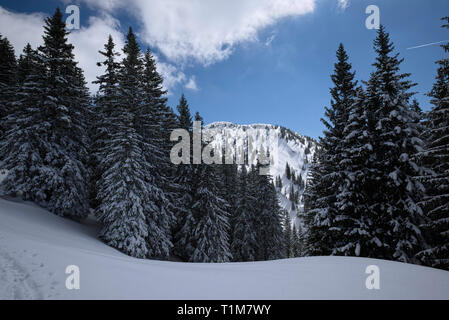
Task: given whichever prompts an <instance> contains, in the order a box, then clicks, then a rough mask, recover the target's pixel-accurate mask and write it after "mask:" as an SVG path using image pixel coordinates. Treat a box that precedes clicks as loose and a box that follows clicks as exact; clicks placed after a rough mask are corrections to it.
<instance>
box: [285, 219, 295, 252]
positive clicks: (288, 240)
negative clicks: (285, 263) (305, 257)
mask: <svg viewBox="0 0 449 320" xmlns="http://www.w3.org/2000/svg"><path fill="white" fill-rule="evenodd" d="M283 213H284V221H283V226H284V250H285V257H286V258H291V257H293V256H294V255H293V252H294V233H293V232H292V227H291V222H290V216H289V213H288V211H286V210H283ZM295 230H296V229H295Z"/></svg>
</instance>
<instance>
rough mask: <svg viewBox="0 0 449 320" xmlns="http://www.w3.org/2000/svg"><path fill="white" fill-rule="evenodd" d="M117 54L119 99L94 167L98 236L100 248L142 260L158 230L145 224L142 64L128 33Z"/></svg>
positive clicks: (132, 39) (146, 207)
mask: <svg viewBox="0 0 449 320" xmlns="http://www.w3.org/2000/svg"><path fill="white" fill-rule="evenodd" d="M123 52H124V55H125V57H124V59H123V61H122V64H121V67H120V70H119V72H118V84H119V90H118V95H119V96H118V99H117V104H116V105H115V106H114V108H113V109H111V110H110V112H108V115H109V119H108V121H109V124H110V127H109V128H108V129H109V133H108V135H109V138H108V139H107V143H105V147H104V148H102V158H101V163H100V166H101V168H103V169H104V172H103V173H102V177H101V179H100V180H99V181H98V184H97V189H98V199H99V201H100V205H99V206H98V208H97V212H98V214H99V217H100V221H101V222H102V223H103V228H102V230H101V233H100V238H101V239H102V240H103V241H104V242H105V243H106V244H108V245H110V246H112V247H114V248H117V249H118V250H120V251H122V252H124V253H125V254H128V255H130V256H133V257H136V258H146V257H148V255H149V248H148V241H147V240H148V237H149V234H150V232H155V231H156V232H157V231H159V230H154V229H153V227H154V225H153V226H152V228H150V227H149V225H148V220H149V219H148V212H147V210H148V207H149V206H150V205H151V206H153V207H152V208H150V210H152V211H151V212H152V213H153V212H154V211H156V210H157V208H156V207H155V206H154V204H153V202H148V200H149V198H150V196H149V188H148V181H147V179H146V178H147V174H148V172H149V170H150V168H149V164H148V163H147V162H146V159H145V154H144V151H145V150H143V149H142V147H145V146H146V145H145V143H144V140H143V137H142V136H141V135H140V134H139V133H140V132H141V131H140V130H141V127H140V125H141V123H140V120H141V119H139V118H138V112H139V110H138V108H140V107H141V105H142V101H143V90H142V87H141V76H142V68H143V66H142V61H141V59H140V56H141V53H140V49H139V46H138V44H137V41H136V39H135V36H134V33H133V32H132V29H130V30H129V33H128V35H127V40H126V45H125V47H124V49H123ZM160 240H161V241H164V240H165V239H163V238H161V239H160ZM153 245H156V246H157V243H153ZM153 253H154V252H152V254H153Z"/></svg>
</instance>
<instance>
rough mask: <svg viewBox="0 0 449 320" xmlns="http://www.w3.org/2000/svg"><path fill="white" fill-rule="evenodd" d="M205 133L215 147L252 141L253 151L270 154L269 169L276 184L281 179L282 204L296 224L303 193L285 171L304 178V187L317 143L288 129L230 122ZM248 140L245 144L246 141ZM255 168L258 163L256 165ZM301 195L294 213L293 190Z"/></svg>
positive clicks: (234, 146) (212, 126)
mask: <svg viewBox="0 0 449 320" xmlns="http://www.w3.org/2000/svg"><path fill="white" fill-rule="evenodd" d="M205 131H206V132H208V133H209V134H210V135H211V137H213V140H212V144H213V145H215V146H217V147H219V148H223V147H224V141H225V139H227V140H228V143H229V144H230V145H232V146H233V148H234V149H235V150H237V148H238V147H239V146H241V145H242V142H243V141H246V143H247V141H248V139H251V141H252V142H253V145H254V149H256V150H257V151H260V150H261V148H262V147H264V150H265V151H266V150H267V149H268V150H269V151H270V155H271V158H272V163H271V165H270V175H271V176H272V177H273V180H274V179H275V178H276V177H280V178H281V179H282V188H280V189H279V188H278V196H279V202H280V205H281V207H282V208H284V209H285V210H287V211H288V212H289V213H290V218H291V219H292V222H293V221H296V225H298V224H299V223H300V222H299V220H296V218H297V215H298V209H299V212H301V208H302V206H303V203H302V193H303V191H304V190H303V189H301V188H300V186H299V185H298V184H295V183H293V182H292V180H291V179H290V180H289V179H287V177H286V174H285V168H286V165H287V163H288V165H289V166H290V167H291V169H292V171H294V172H295V175H296V176H301V179H302V180H303V182H304V183H305V182H306V180H307V174H308V172H309V165H310V163H312V159H313V155H314V153H315V151H316V146H317V143H316V141H315V140H314V139H312V138H310V137H306V136H303V135H301V134H299V133H296V132H293V131H291V130H289V129H287V128H284V127H281V126H277V125H272V124H249V125H238V124H234V123H231V122H214V123H211V124H209V125H207V126H206V127H205ZM245 139H246V140H245ZM254 164H255V163H254ZM292 187H293V188H294V190H295V191H297V192H298V193H299V200H300V203H299V204H298V205H297V206H296V207H295V208H294V209H292V202H291V201H290V199H289V192H290V189H291V188H292Z"/></svg>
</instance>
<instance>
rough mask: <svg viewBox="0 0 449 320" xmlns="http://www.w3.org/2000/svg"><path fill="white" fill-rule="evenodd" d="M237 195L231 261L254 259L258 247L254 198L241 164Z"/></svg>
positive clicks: (244, 169) (233, 220)
mask: <svg viewBox="0 0 449 320" xmlns="http://www.w3.org/2000/svg"><path fill="white" fill-rule="evenodd" d="M238 180H239V186H238V190H239V197H238V199H237V208H236V212H235V216H234V218H233V219H232V224H233V226H234V228H233V230H232V237H231V238H232V242H231V253H232V257H233V261H255V260H256V253H257V249H258V244H257V235H256V226H255V223H256V221H255V219H256V217H255V212H254V207H253V205H254V203H255V202H256V198H254V197H253V195H252V194H251V189H250V188H251V186H250V185H249V181H248V172H247V170H246V166H245V165H243V166H242V169H241V172H240V174H239V177H238Z"/></svg>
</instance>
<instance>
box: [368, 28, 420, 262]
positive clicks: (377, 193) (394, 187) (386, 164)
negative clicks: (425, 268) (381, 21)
mask: <svg viewBox="0 0 449 320" xmlns="http://www.w3.org/2000/svg"><path fill="white" fill-rule="evenodd" d="M374 49H375V52H376V54H377V57H376V61H375V63H374V64H373V65H374V67H375V71H374V72H373V73H372V75H371V79H370V81H369V82H368V84H367V90H366V91H367V93H368V94H367V95H368V100H367V104H366V106H365V108H366V110H367V112H368V117H367V135H368V137H370V140H371V141H370V144H371V146H372V148H373V151H372V153H371V155H370V157H369V158H368V159H367V163H366V167H367V169H368V172H369V176H368V177H367V178H366V179H367V180H366V187H367V191H366V194H369V195H370V196H369V201H368V202H367V205H368V208H367V209H368V212H369V213H370V214H371V217H372V219H373V224H374V228H373V230H372V232H371V235H370V237H372V239H373V240H372V241H373V242H376V246H372V247H371V248H370V250H369V254H368V255H369V256H374V257H376V258H381V259H392V260H398V261H402V262H414V261H415V259H414V256H415V254H416V253H417V252H418V251H419V250H421V249H422V248H423V246H424V244H423V240H422V235H421V231H420V227H419V226H420V224H421V223H422V221H423V218H424V216H423V212H422V209H421V207H420V205H419V204H418V201H419V199H420V198H422V196H423V192H424V187H423V185H422V184H421V182H420V181H418V179H416V178H417V177H418V176H421V175H423V173H424V169H423V167H421V166H420V165H418V163H417V161H416V154H417V153H418V152H420V151H421V150H422V146H423V143H422V141H421V139H420V138H419V137H420V134H421V132H420V131H421V128H420V124H419V121H418V118H419V115H418V114H417V112H416V110H414V107H413V105H412V104H411V103H410V98H411V96H412V93H411V92H410V91H409V89H410V88H411V87H412V86H413V84H412V83H411V82H410V81H409V80H408V79H407V78H408V77H409V74H401V73H400V64H401V62H402V60H401V59H399V58H398V54H393V51H394V46H393V44H392V43H391V41H390V37H389V34H388V33H387V32H386V31H385V29H384V27H383V26H381V27H380V29H379V32H378V36H377V38H376V40H375V41H374Z"/></svg>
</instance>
